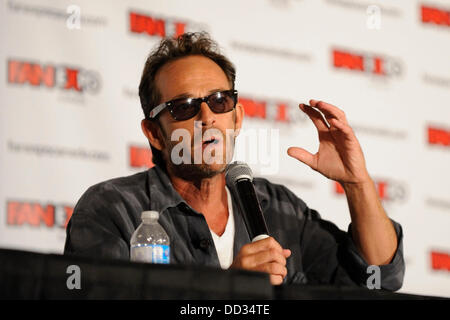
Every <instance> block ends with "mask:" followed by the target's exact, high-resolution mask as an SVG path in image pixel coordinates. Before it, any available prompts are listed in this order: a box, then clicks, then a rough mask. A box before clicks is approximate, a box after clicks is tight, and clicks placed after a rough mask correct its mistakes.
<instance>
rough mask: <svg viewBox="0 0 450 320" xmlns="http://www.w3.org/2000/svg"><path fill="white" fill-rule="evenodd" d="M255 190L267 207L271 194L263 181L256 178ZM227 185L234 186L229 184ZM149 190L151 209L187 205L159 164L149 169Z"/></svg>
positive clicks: (262, 206)
mask: <svg viewBox="0 0 450 320" xmlns="http://www.w3.org/2000/svg"><path fill="white" fill-rule="evenodd" d="M253 182H254V185H255V192H256V196H257V197H258V200H259V201H260V205H261V208H262V210H265V209H266V208H267V203H268V200H269V194H268V193H267V191H266V190H265V188H264V184H263V183H257V181H255V179H254V181H253ZM227 187H228V188H229V189H230V188H232V187H231V186H230V185H228V184H227ZM148 191H149V197H150V210H155V211H158V212H160V213H162V212H164V211H165V210H166V209H167V208H170V207H176V206H177V205H179V204H180V203H184V204H185V205H187V203H186V201H185V200H184V199H183V198H182V197H181V196H180V194H179V193H178V192H177V191H176V190H175V188H174V187H173V185H172V182H170V179H169V177H168V176H167V174H166V173H165V171H163V170H162V169H161V168H159V167H158V166H154V167H153V168H150V169H149V170H148Z"/></svg>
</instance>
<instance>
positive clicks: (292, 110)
mask: <svg viewBox="0 0 450 320" xmlns="http://www.w3.org/2000/svg"><path fill="white" fill-rule="evenodd" d="M239 103H241V104H242V105H243V107H244V113H245V117H246V118H251V119H260V120H266V121H272V122H279V123H285V124H289V123H297V122H303V121H306V120H307V116H306V115H305V114H304V113H303V112H301V111H300V110H299V107H298V105H299V104H298V103H296V102H293V101H281V100H277V99H261V98H253V97H245V96H244V97H240V98H239Z"/></svg>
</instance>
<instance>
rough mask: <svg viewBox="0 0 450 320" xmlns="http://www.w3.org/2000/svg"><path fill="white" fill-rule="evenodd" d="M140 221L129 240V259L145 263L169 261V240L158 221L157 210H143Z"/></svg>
mask: <svg viewBox="0 0 450 320" xmlns="http://www.w3.org/2000/svg"><path fill="white" fill-rule="evenodd" d="M141 218H142V223H141V224H140V225H139V227H138V228H137V229H136V231H134V233H133V236H132V237H131V240H130V260H131V261H134V262H146V263H170V240H169V236H168V235H167V233H166V231H164V229H163V227H161V225H160V224H159V223H158V218H159V213H158V212H157V211H144V212H142V215H141Z"/></svg>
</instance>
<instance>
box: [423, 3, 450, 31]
mask: <svg viewBox="0 0 450 320" xmlns="http://www.w3.org/2000/svg"><path fill="white" fill-rule="evenodd" d="M420 9H421V10H420V11H421V14H422V23H431V24H437V25H442V26H447V27H450V11H448V10H444V9H438V8H435V7H430V6H426V5H422V6H421V7H420Z"/></svg>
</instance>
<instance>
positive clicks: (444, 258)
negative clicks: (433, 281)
mask: <svg viewBox="0 0 450 320" xmlns="http://www.w3.org/2000/svg"><path fill="white" fill-rule="evenodd" d="M430 255H431V268H432V269H433V270H435V271H438V270H445V271H450V255H449V254H447V253H444V252H438V251H431V252H430Z"/></svg>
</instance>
